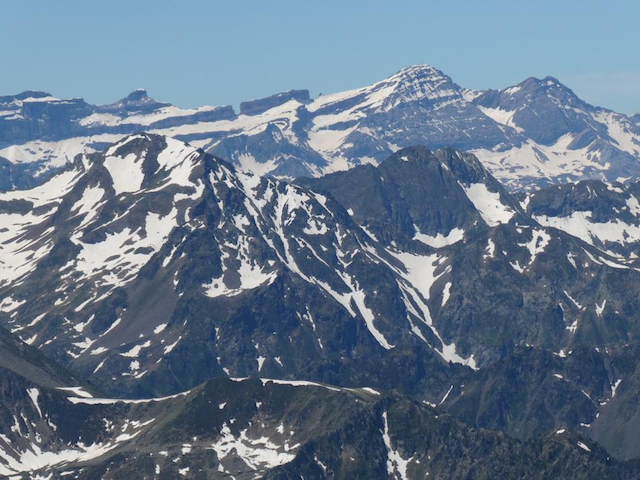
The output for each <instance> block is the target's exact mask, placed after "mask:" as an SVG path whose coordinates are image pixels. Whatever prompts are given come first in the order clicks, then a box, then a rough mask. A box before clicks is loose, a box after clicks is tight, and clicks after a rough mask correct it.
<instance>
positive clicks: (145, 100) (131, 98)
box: [99, 88, 171, 112]
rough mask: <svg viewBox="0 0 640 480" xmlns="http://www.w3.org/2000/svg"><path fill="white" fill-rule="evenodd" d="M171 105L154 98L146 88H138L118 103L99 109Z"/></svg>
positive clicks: (155, 107) (148, 109)
mask: <svg viewBox="0 0 640 480" xmlns="http://www.w3.org/2000/svg"><path fill="white" fill-rule="evenodd" d="M169 105H171V104H170V103H162V102H158V101H157V100H155V99H154V98H152V97H150V96H149V94H148V92H147V90H146V89H144V88H138V89H136V90H134V91H133V92H131V93H130V94H129V95H127V96H126V97H124V98H123V99H121V100H119V101H117V102H116V103H112V104H108V105H102V106H100V107H99V109H100V110H101V111H118V110H123V111H126V112H131V111H152V110H156V109H158V108H162V107H168V106H169Z"/></svg>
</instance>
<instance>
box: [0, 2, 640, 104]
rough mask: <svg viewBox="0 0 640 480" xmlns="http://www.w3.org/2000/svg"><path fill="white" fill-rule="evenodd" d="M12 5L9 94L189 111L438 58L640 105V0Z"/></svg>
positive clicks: (440, 62)
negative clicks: (137, 92) (143, 95)
mask: <svg viewBox="0 0 640 480" xmlns="http://www.w3.org/2000/svg"><path fill="white" fill-rule="evenodd" d="M524 3H525V2H522V1H518V0H508V1H507V0H469V1H467V0H457V1H453V0H448V1H446V0H441V1H426V0H422V1H402V0H395V1H393V2H390V1H376V0H369V1H347V0H342V1H333V0H323V1H314V2H311V1H306V0H297V1H288V0H287V1H284V0H283V1H278V0H271V1H264V0H262V1H250V0H244V1H243V0H235V1H215V0H209V1H205V0H191V1H189V0H182V1H181V2H177V1H173V2H169V1H163V0H153V1H150V0H128V1H123V0H101V1H89V0H60V1H53V0H46V1H44V0H38V1H31V0H1V1H0V18H2V19H3V21H2V27H1V28H0V45H1V46H2V47H1V52H2V53H1V54H0V56H1V58H2V61H1V65H2V75H0V94H11V93H17V92H19V91H22V90H25V89H40V90H46V91H49V92H50V93H52V94H54V95H56V96H59V97H71V96H81V97H84V98H85V99H86V100H87V101H89V102H91V103H108V102H113V101H115V100H117V99H119V98H121V97H123V96H125V95H126V94H127V93H128V92H129V91H131V90H133V89H135V88H138V87H145V88H147V89H148V90H149V93H150V94H151V95H152V96H153V97H155V98H157V99H159V100H163V101H168V102H171V103H174V104H176V105H180V106H183V107H193V106H198V105H203V104H209V105H223V104H232V105H237V104H238V103H239V102H240V101H242V100H247V99H251V98H258V97H262V96H266V95H269V94H272V93H275V92H278V91H283V90H287V89H291V88H308V89H309V90H311V93H312V94H313V95H316V94H318V93H320V92H323V93H330V92H335V91H340V90H344V89H350V88H355V87H359V86H364V85H367V84H369V83H372V82H374V81H376V80H379V79H382V78H384V77H386V76H388V75H390V74H392V73H394V72H395V71H397V70H399V69H400V68H402V67H405V66H408V65H413V64H417V63H428V64H431V65H433V66H435V67H437V68H439V69H441V70H443V71H444V72H445V73H447V74H448V75H450V76H451V77H452V78H453V80H454V81H456V82H457V83H458V84H460V85H462V86H465V87H469V88H489V87H496V88H497V87H505V86H508V85H511V84H514V83H517V82H519V81H521V80H523V79H524V78H526V77H529V76H539V77H541V76H546V75H552V76H555V77H558V78H559V79H560V80H561V81H563V82H564V83H566V84H567V85H568V86H570V87H571V88H573V89H574V90H575V91H576V92H577V93H578V94H579V95H580V96H582V97H583V98H584V99H585V100H587V101H589V102H591V103H594V104H597V105H602V106H605V107H609V108H612V109H615V110H618V111H621V112H624V113H635V112H638V111H640V52H639V51H638V48H639V47H640V40H639V38H640V37H639V36H638V22H639V20H640V1H638V0H615V1H614V0H609V1H599V0H582V1H574V0H554V1H548V0H538V1H535V2H526V3H527V5H524Z"/></svg>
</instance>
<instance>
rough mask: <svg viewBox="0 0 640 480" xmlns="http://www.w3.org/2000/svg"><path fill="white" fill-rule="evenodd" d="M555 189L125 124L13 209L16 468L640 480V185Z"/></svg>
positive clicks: (10, 365)
mask: <svg viewBox="0 0 640 480" xmlns="http://www.w3.org/2000/svg"><path fill="white" fill-rule="evenodd" d="M140 97H141V99H143V100H141V101H145V100H144V98H146V97H145V96H144V95H143V94H142V93H140ZM134 100H135V99H131V101H132V102H133V101H134ZM139 100H140V99H139ZM267 107H268V105H266V106H265V105H262V104H259V105H257V106H255V105H254V106H253V107H251V108H267ZM114 108H116V107H114ZM117 108H123V107H122V106H119V107H117ZM135 108H141V107H140V106H136V107H135ZM558 188H562V187H553V188H550V189H546V190H542V191H539V192H536V193H532V194H529V195H524V194H522V195H514V194H512V193H510V192H509V191H507V190H506V189H505V188H504V187H503V186H502V184H501V183H500V182H499V181H498V180H496V179H495V178H494V177H493V176H492V175H491V174H490V173H489V171H488V170H487V169H486V168H485V167H484V166H483V164H482V163H481V162H480V161H479V160H478V159H477V158H476V157H475V156H474V155H472V154H469V153H463V152H460V151H457V150H454V149H441V150H437V151H435V152H432V151H430V150H428V149H427V148H425V147H410V148H406V149H401V150H399V151H398V152H396V153H394V154H393V155H391V156H390V157H389V158H388V159H387V160H385V161H384V162H382V163H381V164H380V165H378V166H374V165H361V166H357V167H354V168H352V169H350V170H348V171H345V172H336V173H333V174H330V175H326V176H324V177H322V178H317V179H311V178H307V179H299V180H298V181H296V182H289V181H284V180H278V179H275V178H272V177H266V176H262V177H261V176H259V175H256V174H252V173H247V172H244V171H240V170H236V168H235V167H234V166H232V165H231V164H229V163H227V162H225V161H223V160H220V159H218V158H216V157H214V156H212V155H210V154H207V153H204V152H203V151H202V150H201V149H197V148H195V147H193V146H191V145H189V144H186V143H184V142H181V141H179V140H176V139H172V138H169V137H165V136H160V135H154V134H135V135H131V136H128V137H126V138H124V139H122V140H120V141H118V142H117V143H115V144H114V145H112V146H109V147H108V148H107V149H106V150H104V151H103V152H101V153H88V154H82V155H79V156H77V157H76V158H75V160H74V161H73V163H71V164H69V165H68V166H66V167H65V168H63V169H62V170H61V171H59V172H57V173H56V174H55V175H53V176H52V177H51V178H49V179H48V180H47V181H46V182H45V183H43V184H41V185H39V186H37V187H35V188H33V189H30V190H15V191H11V192H5V193H2V194H0V215H1V216H2V221H3V223H2V228H1V229H0V260H1V263H0V298H1V301H0V322H1V323H2V325H3V327H5V328H6V329H7V331H6V332H5V331H2V335H3V337H2V338H5V339H6V340H5V343H4V344H5V345H7V347H6V348H5V349H4V350H3V351H2V352H3V358H4V359H7V360H5V361H3V363H0V367H2V368H3V369H4V370H3V372H6V375H5V374H4V373H3V377H2V378H3V383H2V385H3V401H2V405H0V408H2V409H3V410H2V412H3V413H2V417H1V421H2V422H3V423H2V429H1V432H0V433H2V435H4V436H3V437H0V468H3V469H4V470H2V472H3V473H2V474H4V475H14V474H16V475H17V474H19V473H20V472H23V471H26V470H38V475H42V476H43V477H44V478H46V475H49V474H53V475H62V473H65V472H73V473H69V475H74V476H77V477H78V478H138V477H139V478H143V477H145V476H148V477H154V476H157V477H158V478H176V476H178V477H180V476H185V477H188V478H217V477H220V478H225V476H229V475H233V476H235V477H236V478H254V477H255V476H256V475H264V476H267V477H269V476H272V477H273V478H289V477H291V478H294V477H295V478H298V477H299V476H300V474H302V475H304V476H305V478H324V477H329V478H331V477H336V478H358V476H359V478H390V477H391V478H394V477H395V478H424V477H425V476H426V474H427V473H429V474H430V475H431V476H432V478H495V477H496V476H498V475H506V476H507V477H510V478H548V477H552V478H556V477H559V478H636V477H637V475H638V473H639V472H640V470H638V466H637V461H635V460H632V459H634V458H636V457H638V455H640V449H639V448H640V447H639V446H638V445H637V443H636V441H635V440H634V439H635V432H636V426H637V425H638V418H639V417H638V412H637V401H636V400H637V393H636V392H637V391H638V387H639V383H638V378H639V377H638V375H639V372H637V371H636V368H637V367H636V361H635V359H636V358H637V352H638V344H637V335H638V328H639V325H638V316H637V314H636V313H635V312H637V311H638V305H637V303H638V298H640V295H639V293H640V292H639V291H638V289H639V288H640V287H639V285H640V282H639V280H640V271H639V270H638V264H637V260H636V258H637V257H636V256H635V249H636V248H637V247H636V244H635V242H634V241H632V240H631V239H630V238H629V235H628V234H622V233H621V234H620V235H619V236H617V237H611V236H609V237H606V238H605V237H603V236H602V235H599V233H601V231H602V228H601V227H599V226H598V225H601V224H605V223H606V222H613V221H615V222H618V224H619V225H622V224H624V226H625V227H624V228H622V230H623V231H625V232H631V231H633V226H634V225H636V223H637V215H638V213H640V212H637V211H636V206H637V204H638V201H637V199H636V197H635V196H634V192H635V188H636V187H635V186H634V185H622V184H615V185H611V184H604V183H602V182H586V183H584V184H582V183H581V184H578V185H574V186H572V187H571V188H572V189H573V190H575V192H576V193H575V194H574V195H559V194H558V193H557V191H558ZM564 188H568V187H564ZM583 189H587V190H586V191H591V192H596V193H597V195H596V194H594V196H593V202H595V203H588V202H587V199H586V198H584V194H581V193H580V192H581V191H583ZM607 192H608V193H607ZM558 198H562V199H563V202H564V203H563V204H562V205H559V204H558V201H557V199H558ZM597 202H600V203H597ZM611 202H614V203H613V204H612V203H611ZM561 203H562V202H561ZM596 203H597V204H598V205H601V206H600V207H598V214H597V215H596V213H595V205H596ZM612 205H613V206H612ZM589 206H592V207H593V208H594V213H593V215H584V214H582V216H581V217H579V216H578V215H576V214H575V212H584V211H586V210H584V209H586V208H589ZM625 206H626V209H624V207H625ZM617 211H619V212H623V213H621V214H620V216H619V217H614V214H615V213H618V212H617ZM567 217H570V218H574V217H575V218H578V217H579V218H582V219H583V220H585V222H583V223H581V224H580V225H582V226H583V225H589V228H588V229H587V233H585V232H584V231H583V230H578V229H576V223H574V222H572V221H561V220H558V219H562V218H567ZM4 352H6V353H4ZM221 377H225V378H221ZM249 377H250V378H253V379H252V380H248V379H247V380H243V379H245V378H249ZM214 378H216V380H211V379H214ZM260 379H262V380H260ZM266 379H271V380H266ZM118 398H119V399H123V398H127V399H137V400H116V399H118ZM434 409H435V410H434ZM456 417H457V418H456ZM463 421H464V422H466V423H463ZM477 426H480V427H483V428H488V429H491V430H492V431H489V430H479V429H477ZM497 431H502V432H500V433H498V432H497ZM596 442H599V443H596ZM605 449H606V450H605ZM614 458H616V460H614ZM34 475H35V474H34ZM163 475H164V477H163Z"/></svg>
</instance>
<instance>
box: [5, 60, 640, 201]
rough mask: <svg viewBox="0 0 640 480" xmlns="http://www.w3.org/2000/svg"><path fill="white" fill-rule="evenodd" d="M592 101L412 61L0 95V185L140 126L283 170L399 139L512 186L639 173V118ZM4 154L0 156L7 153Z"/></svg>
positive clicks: (358, 155) (399, 144) (376, 155)
mask: <svg viewBox="0 0 640 480" xmlns="http://www.w3.org/2000/svg"><path fill="white" fill-rule="evenodd" d="M638 118H639V117H638V115H636V116H634V117H629V116H626V115H623V114H619V113H616V112H613V111H611V110H607V109H604V108H600V107H597V106H593V105H589V104H588V103H586V102H585V101H583V100H581V99H580V98H578V97H577V96H576V95H575V94H574V92H572V91H571V90H570V89H569V88H568V87H566V86H565V85H563V84H562V83H560V82H559V81H558V80H557V79H555V78H552V77H546V78H543V79H536V78H529V79H526V80H524V81H523V82H521V83H519V84H518V85H514V86H511V87H509V88H505V89H503V90H486V91H474V90H468V89H465V88H462V87H460V86H459V85H457V84H456V83H455V82H454V81H453V80H452V79H451V78H449V77H448V76H447V75H445V74H444V73H443V72H441V71H439V70H437V69H435V68H433V67H430V66H428V65H416V66H413V67H409V68H405V69H403V70H401V71H399V72H398V73H396V74H394V75H392V76H390V77H388V78H386V79H384V80H382V81H379V82H376V83H374V84H372V85H369V86H367V87H363V88H359V89H355V90H351V91H347V92H339V93H334V94H330V95H320V96H319V97H317V98H310V96H309V92H308V91H306V90H292V91H289V92H284V93H280V94H276V95H272V96H270V97H267V98H264V99H259V100H253V101H248V102H243V103H242V104H241V105H240V112H239V113H236V112H235V111H234V110H233V108H232V107H230V106H223V107H207V106H205V107H200V108H194V109H182V108H178V107H175V106H173V105H170V104H168V103H163V102H158V101H156V100H154V99H152V98H151V97H149V96H148V95H147V92H146V91H144V90H138V91H135V92H133V93H132V94H130V95H129V96H128V97H126V98H124V99H122V100H120V101H119V102H116V103H114V104H110V105H100V106H96V105H91V104H89V103H87V102H85V101H84V100H82V99H79V98H75V99H58V98H55V97H53V96H51V95H50V94H48V93H44V92H23V93H22V94H19V95H12V96H5V97H0V168H2V170H0V174H1V178H0V189H3V190H11V188H12V187H13V186H19V187H24V186H29V185H31V184H33V183H34V182H41V181H42V180H43V179H44V178H45V177H46V173H47V172H49V173H50V171H51V170H55V169H57V168H60V167H61V166H62V165H64V164H66V163H68V162H71V161H72V160H73V158H74V157H75V155H76V154H78V153H86V152H90V151H101V150H102V149H103V148H104V147H105V146H107V145H109V144H111V143H113V142H116V141H119V140H120V139H122V138H123V136H126V135H129V134H132V133H135V132H139V131H147V132H151V133H158V134H164V135H168V136H171V137H174V138H177V139H179V140H183V141H187V142H189V143H190V144H192V145H194V146H196V147H200V148H202V149H203V150H205V151H208V152H210V153H213V154H214V155H217V156H219V157H221V158H224V159H226V160H228V161H230V162H231V163H233V164H234V165H236V166H241V167H242V168H245V169H250V170H252V171H254V172H257V173H259V174H270V175H272V176H276V177H281V178H292V177H301V176H302V177H304V176H307V177H309V176H311V177H317V176H320V175H322V174H326V173H330V172H335V171H338V170H344V169H347V168H351V167H353V166H356V165H361V164H371V163H373V164H378V163H380V162H382V161H384V160H385V159H386V158H387V157H388V156H390V155H391V154H392V153H393V152H395V151H397V150H398V149H400V148H403V147H409V146H412V145H421V144H425V143H426V144H427V146H428V147H429V148H431V149H438V148H444V147H453V148H456V149H458V150H464V151H472V152H473V153H475V154H476V155H477V156H478V158H479V159H480V160H481V161H482V162H483V164H484V165H485V166H486V167H487V168H488V169H489V170H490V171H491V172H492V174H493V175H494V176H495V177H496V178H498V179H499V180H500V181H501V182H502V183H503V184H504V185H506V186H507V187H508V188H509V189H519V188H526V189H532V188H535V187H536V186H538V187H539V186H547V185H550V184H563V183H567V182H569V181H576V180H582V179H589V178H591V179H599V180H602V179H606V180H607V181H609V182H613V181H617V180H620V179H629V178H632V179H634V178H638V176H639V174H640V167H639V165H640V164H639V163H638V158H640V121H639V120H638ZM3 158H4V159H5V160H3Z"/></svg>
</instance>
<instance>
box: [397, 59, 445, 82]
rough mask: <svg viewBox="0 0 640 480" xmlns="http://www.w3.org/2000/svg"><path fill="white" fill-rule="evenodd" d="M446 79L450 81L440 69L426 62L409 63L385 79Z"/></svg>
mask: <svg viewBox="0 0 640 480" xmlns="http://www.w3.org/2000/svg"><path fill="white" fill-rule="evenodd" d="M440 79H446V80H448V81H451V79H450V78H449V77H448V76H447V75H445V74H444V73H443V72H442V71H441V70H438V69H437V68H435V67H432V66H431V65H427V64H426V63H422V64H418V65H411V66H409V67H405V68H403V69H402V70H399V71H398V72H396V73H395V74H393V75H391V76H390V77H388V78H387V79H386V80H401V81H406V80H409V81H415V80H422V81H424V80H431V81H433V80H440Z"/></svg>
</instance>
